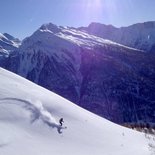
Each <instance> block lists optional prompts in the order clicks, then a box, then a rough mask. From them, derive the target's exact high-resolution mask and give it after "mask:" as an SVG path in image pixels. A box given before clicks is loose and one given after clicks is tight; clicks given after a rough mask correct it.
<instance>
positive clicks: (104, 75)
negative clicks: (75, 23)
mask: <svg viewBox="0 0 155 155" xmlns="http://www.w3.org/2000/svg"><path fill="white" fill-rule="evenodd" d="M5 68H7V69H8V70H11V71H13V72H15V73H17V74H19V75H21V76H23V77H25V78H27V79H29V80H31V81H33V82H35V83H37V84H39V85H41V86H43V87H45V88H47V89H49V90H51V91H53V92H55V93H57V94H59V95H61V96H63V97H65V98H67V99H69V100H70V101H72V102H74V103H76V104H78V105H80V106H81V107H84V108H85V109H87V110H90V111H92V112H94V113H96V114H98V115H100V116H103V117H105V118H108V119H109V120H112V121H114V122H117V123H121V124H122V123H126V122H127V123H133V122H136V123H137V122H139V123H140V122H144V123H147V122H149V123H155V115H154V111H155V104H154V100H155V78H154V77H155V56H154V55H150V54H147V53H145V52H143V51H140V50H136V49H133V48H130V47H127V46H124V45H121V44H117V43H115V42H112V41H109V40H105V39H102V38H99V37H96V36H93V35H90V34H87V33H85V32H82V31H79V30H77V29H75V28H70V27H61V26H56V25H54V24H51V23H49V24H44V25H42V26H41V27H40V28H39V29H38V30H37V31H36V32H35V33H34V34H33V35H32V36H30V37H28V38H26V39H25V40H24V41H23V42H22V45H21V46H20V47H19V49H18V50H17V51H16V52H14V53H13V54H11V55H10V57H9V58H8V59H7V60H6V65H5Z"/></svg>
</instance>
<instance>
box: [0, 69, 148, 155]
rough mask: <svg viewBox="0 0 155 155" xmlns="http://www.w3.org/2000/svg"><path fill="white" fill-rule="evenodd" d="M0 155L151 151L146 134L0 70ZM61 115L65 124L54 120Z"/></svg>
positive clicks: (139, 154)
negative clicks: (125, 126)
mask: <svg viewBox="0 0 155 155" xmlns="http://www.w3.org/2000/svg"><path fill="white" fill-rule="evenodd" d="M0 86H1V87H0V129H1V130H0V155H34V154H36V155H51V154H54V155H72V154H73V153H74V155H103V154H105V155H131V154H136V155H150V154H151V152H150V149H149V146H148V140H147V139H146V138H145V136H144V134H142V133H139V132H136V131H133V130H130V129H126V128H124V127H121V126H119V125H116V124H114V123H112V122H109V121H107V120H105V119H103V118H101V117H99V116H97V115H95V114H92V113H90V112H88V111H86V110H84V109H82V108H80V107H78V106H76V105H75V104H73V103H71V102H69V101H68V100H66V99H64V98H62V97H60V96H58V95H56V94H54V93H52V92H50V91H48V90H46V89H44V88H42V87H40V86H37V85H36V84H33V83H32V82H30V81H28V80H26V79H24V78H21V77H19V76H17V75H15V74H13V73H11V72H9V71H6V70H4V69H2V68H0ZM61 117H63V118H64V121H65V123H64V126H67V128H66V129H65V128H64V127H62V128H61V127H60V126H59V124H58V120H59V118H61Z"/></svg>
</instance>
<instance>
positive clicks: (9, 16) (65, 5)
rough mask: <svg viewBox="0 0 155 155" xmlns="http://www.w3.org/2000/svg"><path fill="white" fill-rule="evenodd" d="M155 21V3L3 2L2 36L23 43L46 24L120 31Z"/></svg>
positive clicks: (83, 0) (95, 0)
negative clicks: (109, 27) (96, 25)
mask: <svg viewBox="0 0 155 155" xmlns="http://www.w3.org/2000/svg"><path fill="white" fill-rule="evenodd" d="M145 21H155V0H1V1H0V32H1V33H4V32H7V33H9V34H11V35H13V36H15V37H18V38H20V39H23V38H24V37H26V36H29V35H31V34H32V33H33V32H34V31H35V30H36V29H38V28H39V27H40V26H41V25H42V24H44V23H48V22H52V23H54V24H56V25H62V26H73V27H79V26H87V25H88V24H90V23H91V22H100V23H104V24H112V25H114V26H116V27H121V26H128V25H131V24H134V23H138V22H145Z"/></svg>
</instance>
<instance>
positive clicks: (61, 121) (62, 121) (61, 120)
mask: <svg viewBox="0 0 155 155" xmlns="http://www.w3.org/2000/svg"><path fill="white" fill-rule="evenodd" d="M59 123H60V126H62V123H64V120H63V118H60V120H59Z"/></svg>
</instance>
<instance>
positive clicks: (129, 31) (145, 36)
mask: <svg viewBox="0 0 155 155" xmlns="http://www.w3.org/2000/svg"><path fill="white" fill-rule="evenodd" d="M79 30H83V31H85V32H87V33H89V34H93V35H96V36H99V37H101V38H104V39H109V40H112V41H115V42H117V43H120V44H123V45H126V46H129V47H133V48H137V49H141V50H144V51H148V52H153V53H154V52H155V21H153V22H144V23H138V24H134V25H131V26H128V27H121V28H116V27H114V26H112V25H104V24H100V23H91V24H90V25H89V26H88V27H81V28H79Z"/></svg>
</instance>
